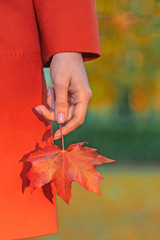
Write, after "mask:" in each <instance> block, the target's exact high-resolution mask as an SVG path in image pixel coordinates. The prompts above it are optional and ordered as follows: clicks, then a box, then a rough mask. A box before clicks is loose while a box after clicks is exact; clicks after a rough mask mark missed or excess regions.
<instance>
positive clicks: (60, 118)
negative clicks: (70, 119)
mask: <svg viewBox="0 0 160 240" xmlns="http://www.w3.org/2000/svg"><path fill="white" fill-rule="evenodd" d="M57 122H58V123H64V113H61V112H58V114H57Z"/></svg>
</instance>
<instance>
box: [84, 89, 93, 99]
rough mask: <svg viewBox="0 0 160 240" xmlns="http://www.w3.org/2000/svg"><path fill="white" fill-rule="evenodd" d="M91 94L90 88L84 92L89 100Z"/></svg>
mask: <svg viewBox="0 0 160 240" xmlns="http://www.w3.org/2000/svg"><path fill="white" fill-rule="evenodd" d="M92 96H93V94H92V91H91V90H90V89H88V90H87V91H86V92H85V97H86V98H87V99H89V100H90V99H91V98H92Z"/></svg>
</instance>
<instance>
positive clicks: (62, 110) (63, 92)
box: [54, 83, 69, 123]
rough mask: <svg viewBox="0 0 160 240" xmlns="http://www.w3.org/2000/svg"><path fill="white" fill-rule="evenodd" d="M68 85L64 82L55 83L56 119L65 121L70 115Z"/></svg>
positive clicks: (61, 121) (59, 121) (60, 121)
mask: <svg viewBox="0 0 160 240" xmlns="http://www.w3.org/2000/svg"><path fill="white" fill-rule="evenodd" d="M68 87H69V86H67V85H65V84H63V83H59V84H55V85H54V89H55V119H56V121H57V122H58V123H64V122H65V121H66V120H67V116H68Z"/></svg>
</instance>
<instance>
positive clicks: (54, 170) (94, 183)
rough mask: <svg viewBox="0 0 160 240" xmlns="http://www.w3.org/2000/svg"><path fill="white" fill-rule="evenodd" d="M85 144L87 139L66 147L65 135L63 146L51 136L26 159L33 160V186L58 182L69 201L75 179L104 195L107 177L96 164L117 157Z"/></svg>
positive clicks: (30, 173) (60, 189) (63, 196)
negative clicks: (102, 184)
mask: <svg viewBox="0 0 160 240" xmlns="http://www.w3.org/2000/svg"><path fill="white" fill-rule="evenodd" d="M60 129H61V125H60ZM83 144H84V142H79V143H75V144H72V145H70V146H69V147H68V148H67V149H66V150H64V141H63V136H62V145H63V149H61V148H59V147H58V146H56V145H54V144H53V142H52V141H51V140H48V141H46V147H45V148H43V149H39V150H37V151H35V152H33V153H31V154H30V155H29V157H28V158H27V159H26V161H28V162H30V163H31V164H32V167H31V169H30V170H29V172H28V173H27V174H26V176H27V177H28V178H29V180H30V186H31V188H32V190H34V189H36V188H39V187H42V186H44V185H45V184H47V183H49V182H54V183H55V187H56V191H57V194H58V195H59V196H60V197H61V198H62V199H63V200H64V201H65V202H66V203H67V204H69V200H70V198H71V197H72V195H71V183H72V182H73V181H74V182H78V183H79V184H81V185H82V186H83V187H84V188H86V189H87V190H88V191H92V192H95V193H97V194H99V195H101V193H100V189H99V181H100V179H103V177H102V175H101V174H100V173H99V172H98V171H97V170H96V168H95V166H96V165H101V164H103V163H109V162H114V160H112V159H109V158H106V157H104V156H102V155H99V154H98V153H97V152H96V151H97V149H94V148H89V147H82V145H83Z"/></svg>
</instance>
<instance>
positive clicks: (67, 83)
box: [36, 52, 92, 140]
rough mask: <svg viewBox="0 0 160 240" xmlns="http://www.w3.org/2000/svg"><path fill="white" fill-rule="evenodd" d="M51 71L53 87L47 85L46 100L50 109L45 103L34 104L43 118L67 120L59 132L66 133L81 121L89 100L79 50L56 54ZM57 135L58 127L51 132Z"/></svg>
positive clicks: (59, 121)
mask: <svg viewBox="0 0 160 240" xmlns="http://www.w3.org/2000/svg"><path fill="white" fill-rule="evenodd" d="M50 75H51V80H52V82H53V85H54V88H50V87H49V89H48V98H47V102H48V105H49V106H50V108H51V109H52V110H53V112H50V111H49V110H48V109H47V108H46V107H45V106H44V105H39V106H37V107H38V108H39V110H40V111H41V113H42V115H43V116H44V117H45V118H46V119H48V120H51V121H57V122H58V123H66V125H65V126H63V127H62V134H63V135H66V134H68V133H69V132H71V131H73V130H74V129H75V128H77V127H78V126H79V125H81V124H83V122H84V120H85V116H86V112H87V107H88V102H89V100H90V99H91V97H92V91H91V89H90V86H89V83H88V78H87V74H86V70H85V66H84V63H83V58H82V54H81V53H77V52H63V53H57V54H55V55H54V56H53V57H52V61H51V64H50ZM37 107H36V109H37ZM37 110H38V109H37ZM60 137H61V133H60V130H59V129H58V130H57V131H56V132H55V134H54V140H56V139H59V138H60Z"/></svg>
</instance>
